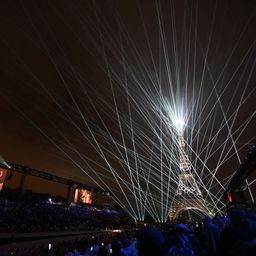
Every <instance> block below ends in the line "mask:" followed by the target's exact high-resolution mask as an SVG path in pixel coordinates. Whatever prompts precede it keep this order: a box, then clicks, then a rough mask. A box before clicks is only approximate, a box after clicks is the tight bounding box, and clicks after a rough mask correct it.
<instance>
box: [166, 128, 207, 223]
mask: <svg viewBox="0 0 256 256" xmlns="http://www.w3.org/2000/svg"><path fill="white" fill-rule="evenodd" d="M183 131H184V129H183V128H181V129H178V128H177V132H178V146H179V157H180V159H179V170H180V172H179V175H178V177H179V182H178V187H177V190H176V193H175V196H174V201H173V203H172V206H171V209H170V211H169V219H170V221H171V222H174V221H175V220H176V218H177V217H178V215H179V213H180V212H182V211H184V210H189V209H196V210H199V211H200V212H202V213H204V214H208V212H209V210H208V208H207V206H206V203H205V201H204V199H203V197H202V193H201V190H200V188H199V186H198V184H197V181H196V180H195V178H194V174H193V173H192V171H191V164H190V161H189V159H188V155H187V153H186V144H185V141H184V136H183Z"/></svg>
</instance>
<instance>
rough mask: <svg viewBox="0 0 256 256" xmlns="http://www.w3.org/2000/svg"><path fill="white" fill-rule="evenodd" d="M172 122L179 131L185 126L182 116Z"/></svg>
mask: <svg viewBox="0 0 256 256" xmlns="http://www.w3.org/2000/svg"><path fill="white" fill-rule="evenodd" d="M173 124H174V126H175V127H176V129H177V130H178V131H179V132H182V131H183V129H184V126H185V122H184V120H183V119H182V118H175V119H174V120H173Z"/></svg>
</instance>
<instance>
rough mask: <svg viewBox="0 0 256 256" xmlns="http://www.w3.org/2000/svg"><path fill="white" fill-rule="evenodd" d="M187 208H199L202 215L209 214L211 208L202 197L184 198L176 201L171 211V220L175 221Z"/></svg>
mask: <svg viewBox="0 0 256 256" xmlns="http://www.w3.org/2000/svg"><path fill="white" fill-rule="evenodd" d="M187 210H197V211H200V212H201V213H202V215H205V216H206V215H209V209H208V208H207V207H206V205H205V203H204V201H203V199H202V198H195V199H192V198H191V199H182V200H181V201H177V202H174V203H173V205H172V208H171V209H170V211H169V220H170V222H175V221H176V220H177V217H178V216H179V214H180V213H181V212H183V211H187Z"/></svg>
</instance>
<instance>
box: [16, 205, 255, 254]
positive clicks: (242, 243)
mask: <svg viewBox="0 0 256 256" xmlns="http://www.w3.org/2000/svg"><path fill="white" fill-rule="evenodd" d="M13 255H20V256H27V255H39V256H40V255H47V256H61V255H65V256H255V255H256V216H255V214H253V213H252V212H246V211H243V210H237V209H236V210H232V211H231V212H230V214H229V215H227V216H216V217H214V218H210V217H205V219H204V220H203V221H202V222H200V223H196V224H195V223H193V225H191V226H188V225H184V224H178V225H176V226H175V227H173V228H170V229H169V230H168V229H165V231H163V230H161V229H159V228H156V227H154V226H151V225H147V226H145V227H143V228H140V229H138V230H136V231H135V230H134V231H124V232H120V233H109V234H105V235H99V236H97V237H96V236H95V237H94V236H90V237H89V236H88V237H83V238H82V239H79V240H75V241H69V242H61V243H55V244H54V243H53V244H52V245H51V248H49V247H46V246H45V247H43V246H42V247H37V248H30V249H26V250H23V251H22V250H21V251H19V253H17V252H16V253H15V254H13Z"/></svg>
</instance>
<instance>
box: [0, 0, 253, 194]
mask: <svg viewBox="0 0 256 256" xmlns="http://www.w3.org/2000/svg"><path fill="white" fill-rule="evenodd" d="M157 10H158V11H157ZM0 13H1V14H0V19H1V22H0V31H1V39H0V74H1V90H0V109H1V110H0V141H1V149H0V155H2V157H3V158H4V159H5V160H6V161H10V162H14V163H18V164H22V165H26V166H29V167H32V168H35V169H39V170H44V171H48V172H50V173H53V174H56V175H59V176H63V177H67V178H71V179H74V180H77V181H80V182H84V183H86V184H88V185H93V186H97V184H95V182H93V181H92V180H91V179H90V178H88V176H86V174H85V173H83V171H82V170H81V168H82V169H83V170H84V171H85V172H86V173H89V175H91V176H92V177H94V178H95V174H93V172H92V171H91V169H90V168H89V167H88V165H87V164H86V163H85V162H86V161H85V158H90V159H92V161H91V160H90V164H91V167H92V168H93V169H94V170H95V171H96V172H98V173H99V174H100V175H101V177H102V178H103V180H105V181H106V182H107V184H109V185H110V187H111V186H112V187H115V189H117V190H118V191H119V188H118V187H117V185H116V182H115V179H114V178H113V177H110V176H109V174H108V171H106V170H104V168H106V169H108V168H109V167H108V166H107V165H106V164H105V163H104V161H103V160H102V157H101V156H100V154H99V153H96V150H95V148H93V147H94V145H95V143H94V142H93V141H94V140H93V139H92V134H91V133H90V131H92V132H93V134H94V136H96V140H97V141H98V142H101V143H102V145H103V147H104V148H108V149H113V145H110V144H111V143H110V141H111V139H109V137H108V139H106V137H104V134H106V130H107V129H108V130H109V131H110V133H111V135H112V137H113V138H115V140H116V141H119V142H121V141H122V136H121V135H120V131H119V128H118V127H119V126H118V121H119V120H118V117H117V116H116V114H115V113H116V109H115V107H116V106H118V111H119V113H120V118H121V121H122V120H126V121H127V122H128V121H129V115H128V113H129V108H128V104H127V91H125V90H124V88H125V87H123V85H124V84H126V85H127V84H128V87H127V88H129V92H128V93H129V94H130V95H131V97H129V100H130V106H131V109H130V111H131V113H132V116H133V125H134V127H135V126H136V128H138V130H139V132H140V133H141V132H143V133H144V134H146V135H147V137H148V138H152V130H151V129H150V128H149V123H150V122H149V121H148V120H147V119H146V118H145V117H143V115H142V113H143V111H146V113H147V116H150V117H151V118H152V120H151V121H152V122H156V123H157V122H158V120H157V118H158V117H157V111H156V110H155V109H154V107H152V106H153V105H152V102H156V105H158V103H159V99H158V96H157V95H158V93H159V91H161V93H162V94H161V95H164V98H162V99H164V100H166V99H168V100H170V101H171V102H172V95H175V96H174V97H175V98H176V99H177V102H176V103H177V104H178V103H181V102H180V101H179V100H178V98H179V96H180V95H184V93H186V100H185V101H186V103H189V104H190V105H189V104H185V105H186V107H187V108H188V109H189V108H191V106H192V105H193V102H195V101H197V100H198V102H199V104H198V108H199V109H200V108H201V109H203V111H202V113H201V114H200V119H201V121H200V122H199V123H198V122H197V123H196V122H195V120H196V119H195V117H193V116H192V117H190V118H192V120H194V124H195V126H194V127H192V125H190V126H191V127H190V128H189V129H190V130H191V131H192V128H193V129H195V130H197V131H198V133H197V136H198V137H197V138H200V143H201V144H200V145H201V146H202V148H203V147H204V146H206V145H207V144H208V143H209V144H208V145H210V147H211V146H213V147H216V150H217V153H216V154H213V156H212V157H211V158H210V159H208V160H207V161H206V163H207V165H208V166H209V167H210V168H212V170H214V168H215V167H216V162H218V159H219V157H220V154H221V151H220V150H221V149H220V148H218V146H219V145H223V143H224V142H225V139H226V138H227V137H228V136H229V131H228V129H227V127H223V129H221V131H220V132H219V135H218V138H217V139H216V141H214V143H213V142H212V141H211V140H210V138H211V137H213V134H214V131H217V130H218V129H219V127H220V125H221V122H222V121H223V114H222V113H223V111H224V112H225V114H226V115H227V118H229V117H230V116H232V113H235V112H236V110H238V111H237V112H236V116H235V118H234V119H229V121H228V122H229V124H230V125H231V126H232V129H231V133H233V134H234V139H235V140H236V138H237V141H236V146H237V148H238V153H239V156H240V157H241V159H242V158H243V157H244V155H245V154H246V152H247V151H248V150H249V148H250V145H251V143H253V142H254V141H255V136H256V134H255V127H256V125H255V116H254V113H255V100H256V91H255V81H256V80H255V79H256V70H255V57H256V45H255V42H256V41H255V40H256V33H255V31H256V3H255V1H244V0H241V1H234V0H230V1H225V0H220V1H205V0H202V1H153V0H141V1H139V0H138V1H133V0H129V1H128V0H127V1H125V0H121V1H117V0H116V1H114V0H111V1H98V0H96V1H90V0H88V1H4V2H2V4H1V10H0ZM159 13H160V19H159V16H158V14H159ZM159 22H161V24H160V25H159ZM174 35H175V37H174ZM163 40H164V41H165V44H163ZM166 55H167V56H168V57H167V59H168V63H167V62H166V59H165V58H164V56H166ZM195 56H196V58H195ZM206 60H207V61H206ZM167 64H168V65H169V66H170V69H169V71H170V73H171V75H172V78H171V81H172V83H173V85H172V86H173V88H174V89H173V91H172V90H171V89H170V77H168V72H167V71H168V69H167V68H166V66H167ZM110 75H111V78H112V79H109V77H110ZM213 83H215V85H216V89H215V91H213V92H212V88H213V86H212V85H213ZM155 84H160V85H159V87H158V86H155ZM185 84H186V86H185ZM200 84H201V85H202V87H201V88H203V89H202V91H200V89H199V87H200ZM121 85H122V86H121ZM111 86H112V87H111ZM144 90H145V91H146V92H145V91H144ZM113 91H114V94H115V100H114V99H113ZM216 91H217V92H218V95H219V96H220V101H221V103H222V107H220V106H219V105H218V104H217V105H218V107H216V105H215V103H216V102H217V101H218V97H217V96H216V95H217V94H216ZM211 92H212V95H211ZM199 93H200V95H199ZM145 95H146V96H148V98H147V97H146V96H145ZM208 97H209V98H208ZM181 98H182V96H181ZM199 99H200V100H199ZM201 99H202V100H201ZM206 99H208V101H207V103H206ZM243 100H244V102H243ZM241 101H242V102H241ZM136 102H137V105H136V104H135V103H136ZM75 103H76V104H75ZM174 103H175V102H174ZM183 103H184V102H183ZM241 103H243V104H242V105H241ZM204 104H206V108H203V107H204ZM240 105H241V106H240ZM151 107H152V109H151ZM95 108H96V109H97V111H96V109H95ZM212 108H216V113H215V114H214V113H212V115H211V116H210V117H209V118H208V119H207V122H206V123H205V124H204V123H203V120H204V119H205V118H206V116H207V114H208V113H209V112H210V111H211V109H212ZM138 109H139V110H138ZM79 111H81V113H82V114H83V117H82V116H81V115H80V114H79ZM187 112H189V111H188V110H187ZM198 113H199V110H197V112H196V113H195V115H199V114H198ZM232 117H234V116H232ZM250 117H251V118H250ZM83 118H85V119H86V123H87V125H85V120H83ZM233 120H234V122H233V123H232V121H233ZM103 124H104V125H103ZM129 125H131V122H130V123H129ZM126 128H127V127H126V126H125V125H124V130H125V129H126ZM243 128H244V129H243ZM190 130H189V131H188V134H190ZM163 131H166V132H168V131H167V130H163ZM211 132H212V133H211ZM135 133H136V130H135ZM192 133H193V134H194V131H193V132H191V134H192ZM83 134H84V136H83ZM198 134H199V135H198ZM238 135H239V137H238ZM131 136H132V135H131V134H129V132H124V140H125V141H126V145H127V146H129V148H132V146H133V145H132V142H131V140H130V139H131ZM86 138H89V139H86ZM166 140H167V139H166ZM89 141H90V142H92V144H90V143H89ZM191 142H192V144H191V145H193V146H195V145H196V142H193V141H191ZM137 143H138V144H139V143H140V142H137ZM193 143H194V144H193ZM146 144H147V142H146ZM213 144H214V145H213ZM74 148H75V150H76V151H74ZM138 148H139V146H138ZM145 148H146V146H143V147H141V148H139V149H138V152H139V153H140V154H141V155H146V149H145ZM229 149H230V151H229ZM62 150H64V151H65V152H66V153H63V151H62ZM151 150H152V151H154V152H155V154H156V155H157V154H159V152H160V149H159V148H157V149H152V148H151ZM112 152H116V151H115V149H113V151H112ZM235 153H236V152H235V149H234V148H233V147H232V141H231V139H229V140H228V141H227V143H226V148H225V150H224V151H223V155H225V154H227V155H230V156H231V157H230V159H229V160H228V161H227V162H226V163H225V164H223V165H222V167H221V168H220V169H219V170H218V174H217V175H219V178H220V179H222V178H225V177H227V176H228V175H230V174H231V173H232V172H233V171H234V170H235V168H237V167H238V165H239V161H238V159H237V156H236V155H235ZM79 154H83V156H82V157H81V155H79ZM232 154H233V155H232ZM191 157H192V158H193V157H194V155H193V153H191ZM201 157H202V159H205V158H206V152H203V153H202V155H201ZM109 162H110V163H111V166H112V167H113V168H114V169H115V170H116V171H117V172H119V171H120V170H121V169H122V168H121V166H120V163H119V160H118V159H116V158H115V157H113V156H109ZM145 162H146V161H145ZM78 165H79V166H80V167H81V168H79V167H78ZM99 165H102V166H104V168H102V167H100V166H99ZM201 165H202V164H201ZM201 165H200V164H199V167H198V168H200V166H201ZM119 173H120V176H121V177H123V178H124V179H125V177H126V174H123V173H122V171H120V172H119ZM96 179H97V178H96Z"/></svg>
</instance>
